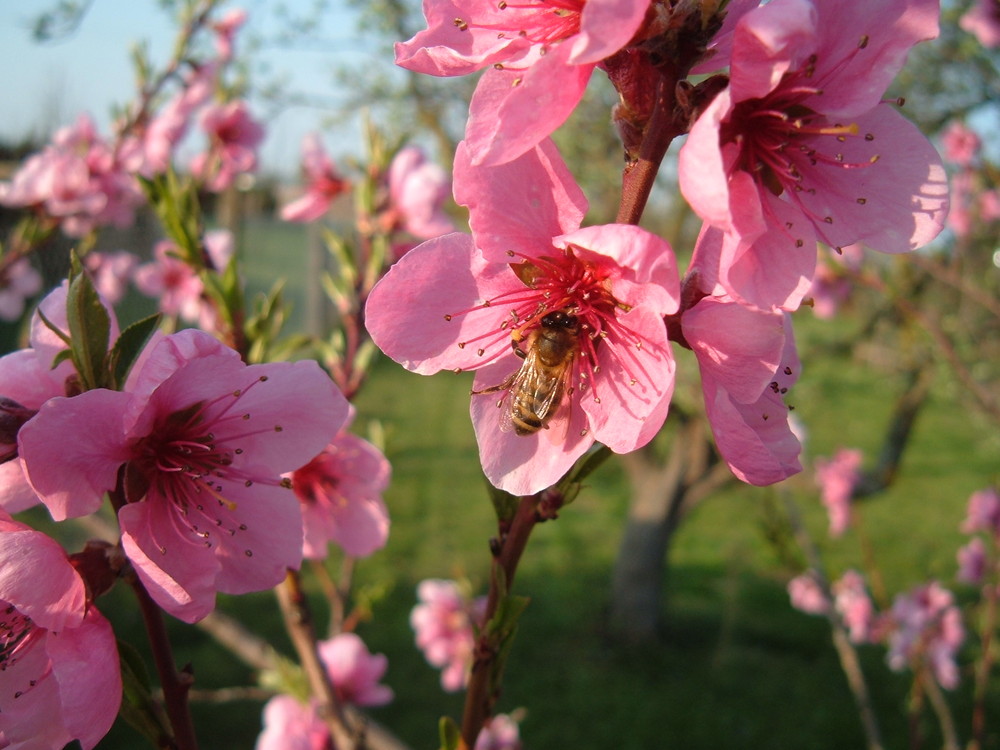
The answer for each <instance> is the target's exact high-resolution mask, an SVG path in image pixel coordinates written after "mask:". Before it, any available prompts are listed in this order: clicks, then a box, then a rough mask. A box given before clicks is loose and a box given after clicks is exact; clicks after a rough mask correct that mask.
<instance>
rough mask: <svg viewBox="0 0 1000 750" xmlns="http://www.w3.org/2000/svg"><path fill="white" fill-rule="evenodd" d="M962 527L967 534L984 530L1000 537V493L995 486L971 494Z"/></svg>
mask: <svg viewBox="0 0 1000 750" xmlns="http://www.w3.org/2000/svg"><path fill="white" fill-rule="evenodd" d="M961 529H962V531H963V532H965V533H966V534H974V533H976V532H977V531H984V532H986V533H987V534H990V535H992V536H998V537H1000V494H998V493H997V490H996V488H995V487H987V488H986V489H983V490H978V491H976V492H973V493H972V494H971V495H970V496H969V505H968V509H967V510H966V516H965V521H963V522H962V526H961Z"/></svg>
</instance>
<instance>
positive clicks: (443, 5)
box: [396, 0, 649, 165]
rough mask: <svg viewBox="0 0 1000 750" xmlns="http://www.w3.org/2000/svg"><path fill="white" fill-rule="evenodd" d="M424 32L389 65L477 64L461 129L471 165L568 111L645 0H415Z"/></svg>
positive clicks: (619, 44) (514, 151)
mask: <svg viewBox="0 0 1000 750" xmlns="http://www.w3.org/2000/svg"><path fill="white" fill-rule="evenodd" d="M423 8H424V16H425V18H426V19H427V28H426V29H425V30H424V31H421V32H419V33H418V34H417V35H416V36H414V37H413V38H412V39H410V40H409V41H407V42H402V43H397V44H396V64H397V65H401V66H402V67H404V68H407V69H409V70H413V71H416V72H418V73H428V74H430V75H436V76H458V75H466V74H469V73H473V72H475V71H478V70H483V69H485V72H484V73H483V76H482V78H480V80H479V83H478V85H477V87H476V92H475V94H474V95H473V97H472V103H471V105H470V111H469V122H468V126H467V129H466V139H467V141H468V148H469V154H470V156H471V158H472V161H473V163H476V164H480V163H481V164H484V165H485V164H493V165H495V164H503V163H505V162H508V161H510V160H512V159H515V158H517V157H518V156H520V155H521V154H523V153H525V152H526V151H529V150H530V149H532V148H533V147H534V146H536V145H537V144H538V143H540V142H541V141H542V140H543V139H544V138H545V137H546V136H548V135H549V134H551V133H552V132H553V131H554V130H555V129H556V128H558V127H559V126H560V125H561V124H562V123H563V122H564V121H565V120H566V118H567V117H568V116H569V114H570V113H571V112H572V111H573V109H574V108H575V107H576V105H577V103H578V102H579V101H580V97H581V96H582V95H583V91H584V89H585V88H586V86H587V81H588V80H589V79H590V75H591V73H592V72H593V70H594V68H595V67H596V66H597V64H598V63H599V62H601V61H602V60H603V59H605V58H607V57H609V56H610V55H613V54H614V53H615V52H618V51H619V50H620V49H622V48H623V47H625V45H627V44H628V43H629V41H630V40H631V39H632V37H633V36H634V35H635V34H636V32H637V31H639V28H640V26H641V25H642V22H643V20H644V18H645V16H646V11H647V10H648V9H649V0H586V1H585V0H531V1H530V2H527V3H497V2H495V1H494V0H471V1H468V2H458V0H424V3H423Z"/></svg>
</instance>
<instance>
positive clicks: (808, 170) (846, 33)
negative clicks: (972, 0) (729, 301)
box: [679, 0, 948, 310]
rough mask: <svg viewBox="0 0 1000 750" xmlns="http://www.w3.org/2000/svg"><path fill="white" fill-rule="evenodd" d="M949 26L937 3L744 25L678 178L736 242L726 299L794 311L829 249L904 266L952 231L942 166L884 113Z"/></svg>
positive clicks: (882, 0) (806, 10) (823, 11)
mask: <svg viewBox="0 0 1000 750" xmlns="http://www.w3.org/2000/svg"><path fill="white" fill-rule="evenodd" d="M937 15H938V3H937V0H907V1H906V2H900V1H898V0H878V2H875V3H872V2H869V1H868V0H849V2H846V4H845V3H839V4H831V3H815V2H812V0H774V2H771V3H768V4H766V5H763V6H761V7H759V8H756V9H754V10H752V11H750V12H749V13H747V14H746V15H744V16H743V17H742V18H741V19H740V20H739V22H738V23H737V25H736V30H735V32H734V39H733V53H732V66H731V70H730V84H729V87H728V88H727V89H726V90H725V91H723V92H722V93H721V94H719V95H718V96H717V97H716V98H715V99H714V100H713V101H712V103H711V104H709V106H708V107H707V108H706V109H705V111H704V112H703V113H702V115H701V116H700V117H699V118H698V120H697V121H696V122H695V124H694V126H693V127H692V129H691V132H690V134H689V135H688V138H687V141H686V142H685V144H684V146H683V147H682V148H681V151H680V165H679V179H680V186H681V190H682V192H683V193H684V196H685V197H686V198H687V200H688V201H689V202H690V203H691V205H692V207H693V208H694V209H695V211H696V212H697V213H698V214H699V215H700V216H701V217H702V218H703V219H704V220H705V221H707V222H709V223H711V224H713V225H714V226H717V227H719V228H720V229H722V230H723V231H724V232H725V233H726V237H725V241H724V244H723V252H722V258H721V259H722V262H721V265H720V281H721V283H722V284H723V285H724V287H725V289H726V290H727V292H729V293H730V294H732V295H733V296H734V297H737V298H740V299H743V300H745V301H747V302H750V303H752V304H755V305H756V306H758V307H762V308H768V307H770V306H772V305H777V306H779V307H782V308H784V309H788V310H791V309H795V308H796V307H797V306H798V304H799V303H800V301H801V300H802V297H803V296H804V295H805V293H806V292H807V290H808V288H809V283H810V281H811V279H812V276H813V272H814V268H815V261H816V251H815V243H816V241H817V240H819V241H822V242H824V243H826V244H827V245H829V246H831V247H843V246H845V245H849V244H852V243H855V242H863V243H864V244H866V245H868V246H870V247H873V248H875V249H877V250H881V251H883V252H891V253H898V252H904V251H907V250H912V249H913V248H916V247H919V246H920V245H923V244H925V243H926V242H928V241H930V240H931V239H932V238H933V237H935V236H936V235H937V234H938V232H940V230H941V228H942V226H943V223H944V217H945V213H946V210H947V204H948V198H947V193H948V186H947V180H946V177H945V173H944V169H943V167H942V165H941V160H940V157H938V155H937V154H936V153H935V151H934V148H933V146H931V144H930V143H929V141H928V140H927V139H926V138H925V137H924V136H923V135H922V134H921V133H920V131H919V130H917V128H916V127H915V126H913V125H912V124H911V123H909V122H908V121H906V120H905V119H903V118H902V117H901V116H900V115H899V114H898V113H897V112H896V111H895V110H893V109H892V108H891V106H890V105H889V104H888V103H883V102H881V101H880V99H881V96H882V92H883V91H884V89H885V87H886V86H887V85H888V83H889V82H890V81H891V80H892V78H893V76H895V74H896V72H897V71H898V70H899V68H900V67H901V66H902V64H903V62H904V60H905V57H906V54H907V51H908V50H909V48H910V47H911V46H912V45H913V44H915V43H916V42H918V41H921V40H924V39H930V38H932V37H934V36H936V34H937ZM789 146H792V147H789Z"/></svg>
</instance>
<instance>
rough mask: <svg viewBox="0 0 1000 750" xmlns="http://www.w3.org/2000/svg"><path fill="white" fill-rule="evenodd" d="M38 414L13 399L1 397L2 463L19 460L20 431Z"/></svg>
mask: <svg viewBox="0 0 1000 750" xmlns="http://www.w3.org/2000/svg"><path fill="white" fill-rule="evenodd" d="M37 413H38V412H37V411H36V410H35V409H28V408H27V407H24V406H21V404H19V403H18V402H17V401H15V400H14V399H12V398H7V397H6V396H0V463H6V462H7V461H10V460H12V459H14V458H17V433H18V430H20V429H21V425H23V424H24V423H25V422H27V421H28V420H29V419H31V418H32V417H33V416H35V414H37Z"/></svg>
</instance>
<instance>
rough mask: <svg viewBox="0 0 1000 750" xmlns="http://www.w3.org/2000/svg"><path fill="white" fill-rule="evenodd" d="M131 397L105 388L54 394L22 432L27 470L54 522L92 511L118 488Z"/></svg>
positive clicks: (20, 448) (21, 446) (20, 444)
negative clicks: (69, 447) (124, 420)
mask: <svg viewBox="0 0 1000 750" xmlns="http://www.w3.org/2000/svg"><path fill="white" fill-rule="evenodd" d="M128 401H129V395H128V394H127V393H121V392H118V391H105V390H94V391H87V392H86V393H81V394H80V395H79V396H74V397H73V398H54V399H51V400H50V401H48V402H46V403H45V404H44V405H43V406H42V408H41V409H40V410H39V412H38V414H37V415H35V417H34V418H32V419H31V420H30V421H28V423H27V424H25V425H24V426H23V427H22V428H21V430H20V431H19V432H18V436H17V442H18V453H19V455H20V456H21V460H22V462H23V465H24V470H25V474H26V476H27V477H28V481H29V482H30V484H31V486H32V487H33V488H34V490H35V492H37V493H38V495H39V496H40V497H41V498H42V502H43V503H45V506H46V507H47V508H48V509H49V513H51V515H52V518H53V519H54V520H56V521H62V520H65V519H66V518H76V517H78V516H84V515H87V514H88V513H93V512H94V511H96V510H97V509H98V508H100V507H101V504H102V502H103V501H104V493H106V492H107V491H109V490H111V489H113V488H114V486H115V483H116V481H117V478H118V468H119V467H120V466H121V465H122V464H123V463H125V461H127V460H128V458H129V452H128V447H127V445H126V444H125V435H124V433H123V430H122V413H123V411H124V409H125V407H126V405H127V404H128ZM67 445H72V446H73V450H72V451H68V450H67V449H66V446H67Z"/></svg>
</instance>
